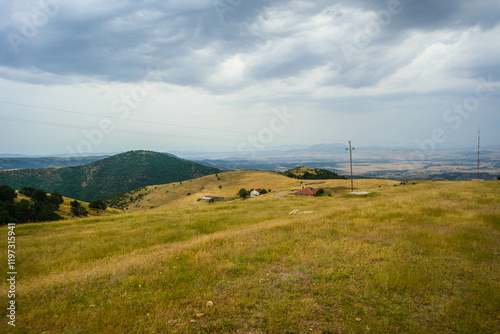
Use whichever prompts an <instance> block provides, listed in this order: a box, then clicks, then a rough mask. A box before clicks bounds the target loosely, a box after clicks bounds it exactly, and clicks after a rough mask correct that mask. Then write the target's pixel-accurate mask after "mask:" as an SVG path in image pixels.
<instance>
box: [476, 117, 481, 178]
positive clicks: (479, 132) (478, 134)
mask: <svg viewBox="0 0 500 334" xmlns="http://www.w3.org/2000/svg"><path fill="white" fill-rule="evenodd" d="M480 148H481V127H479V130H478V132H477V179H478V180H479V161H480V160H479V152H480V151H479V150H480Z"/></svg>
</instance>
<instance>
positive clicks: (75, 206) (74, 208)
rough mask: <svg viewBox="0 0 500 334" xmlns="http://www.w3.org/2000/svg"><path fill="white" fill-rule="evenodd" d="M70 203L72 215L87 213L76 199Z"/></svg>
mask: <svg viewBox="0 0 500 334" xmlns="http://www.w3.org/2000/svg"><path fill="white" fill-rule="evenodd" d="M70 204H71V213H72V214H73V215H75V216H77V217H79V216H86V215H87V214H88V212H87V210H86V209H85V208H84V207H83V206H82V205H81V204H80V202H78V201H77V200H74V201H72V202H71V203H70Z"/></svg>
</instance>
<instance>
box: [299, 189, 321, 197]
mask: <svg viewBox="0 0 500 334" xmlns="http://www.w3.org/2000/svg"><path fill="white" fill-rule="evenodd" d="M317 192H318V189H314V188H311V187H305V188H304V189H302V190H299V191H297V192H296V193H295V196H297V197H301V196H307V197H312V196H314V195H316V193H317Z"/></svg>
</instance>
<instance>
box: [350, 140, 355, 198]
mask: <svg viewBox="0 0 500 334" xmlns="http://www.w3.org/2000/svg"><path fill="white" fill-rule="evenodd" d="M349 157H350V160H351V191H354V183H353V180H352V148H351V141H350V140H349Z"/></svg>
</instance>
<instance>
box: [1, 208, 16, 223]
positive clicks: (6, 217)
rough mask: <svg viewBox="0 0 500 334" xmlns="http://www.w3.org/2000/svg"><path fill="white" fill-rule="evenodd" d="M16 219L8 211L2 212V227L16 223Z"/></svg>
mask: <svg viewBox="0 0 500 334" xmlns="http://www.w3.org/2000/svg"><path fill="white" fill-rule="evenodd" d="M15 222H16V219H14V218H12V217H11V215H9V213H8V212H7V210H3V211H0V225H6V224H8V223H15Z"/></svg>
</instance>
